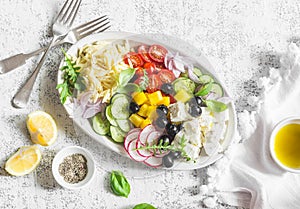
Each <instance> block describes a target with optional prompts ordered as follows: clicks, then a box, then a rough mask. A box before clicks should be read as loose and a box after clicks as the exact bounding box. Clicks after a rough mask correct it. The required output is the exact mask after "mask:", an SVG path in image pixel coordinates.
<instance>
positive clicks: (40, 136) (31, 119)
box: [26, 111, 57, 146]
mask: <svg viewBox="0 0 300 209" xmlns="http://www.w3.org/2000/svg"><path fill="white" fill-rule="evenodd" d="M26 124H27V128H28V131H29V133H30V136H31V140H32V142H33V143H36V144H40V145H42V146H49V145H51V144H53V143H54V142H55V141H56V138H57V126H56V123H55V121H54V119H53V118H52V116H51V115H49V114H48V113H46V112H44V111H35V112H32V113H30V114H29V115H28V118H27V122H26Z"/></svg>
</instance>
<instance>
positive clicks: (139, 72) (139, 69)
mask: <svg viewBox="0 0 300 209" xmlns="http://www.w3.org/2000/svg"><path fill="white" fill-rule="evenodd" d="M135 75H137V77H141V76H144V69H143V68H142V67H136V70H135Z"/></svg>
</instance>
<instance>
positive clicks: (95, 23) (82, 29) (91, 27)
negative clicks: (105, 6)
mask: <svg viewBox="0 0 300 209" xmlns="http://www.w3.org/2000/svg"><path fill="white" fill-rule="evenodd" d="M99 20H100V19H99ZM106 20H108V17H107V18H105V19H104V20H101V21H98V22H97V21H95V22H94V23H92V24H90V25H89V26H88V27H85V28H81V29H79V30H78V31H77V32H78V33H83V32H85V31H88V30H90V29H93V28H94V27H95V26H98V25H99V24H101V23H103V22H105V21H106ZM108 23H109V21H108ZM100 27H101V26H100Z"/></svg>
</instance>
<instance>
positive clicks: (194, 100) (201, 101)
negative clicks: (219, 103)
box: [189, 96, 204, 106]
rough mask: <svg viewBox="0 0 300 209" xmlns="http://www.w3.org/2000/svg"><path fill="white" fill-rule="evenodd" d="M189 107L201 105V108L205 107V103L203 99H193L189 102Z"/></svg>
mask: <svg viewBox="0 0 300 209" xmlns="http://www.w3.org/2000/svg"><path fill="white" fill-rule="evenodd" d="M189 105H190V106H191V105H199V106H203V105H204V102H203V100H202V99H201V97H197V96H196V97H193V98H192V99H190V100H189Z"/></svg>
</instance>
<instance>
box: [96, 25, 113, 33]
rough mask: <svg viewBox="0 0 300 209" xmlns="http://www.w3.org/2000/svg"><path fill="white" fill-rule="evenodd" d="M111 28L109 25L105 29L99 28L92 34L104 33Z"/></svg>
mask: <svg viewBox="0 0 300 209" xmlns="http://www.w3.org/2000/svg"><path fill="white" fill-rule="evenodd" d="M105 25H107V24H105ZM105 25H104V26H105ZM110 27H111V25H108V26H107V27H105V28H102V27H101V28H99V29H98V30H95V31H94V33H102V32H104V31H106V30H107V29H108V28H110Z"/></svg>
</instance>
